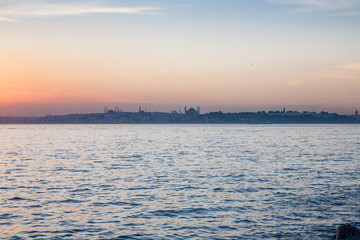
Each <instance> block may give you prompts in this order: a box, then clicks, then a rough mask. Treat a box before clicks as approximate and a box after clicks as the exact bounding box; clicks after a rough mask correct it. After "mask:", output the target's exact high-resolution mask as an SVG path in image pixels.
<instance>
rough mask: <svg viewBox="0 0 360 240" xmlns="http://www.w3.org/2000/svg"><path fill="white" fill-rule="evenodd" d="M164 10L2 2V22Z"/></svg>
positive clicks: (43, 2) (148, 7) (22, 0)
mask: <svg viewBox="0 0 360 240" xmlns="http://www.w3.org/2000/svg"><path fill="white" fill-rule="evenodd" d="M88 2H90V1H88ZM163 11H164V9H162V8H157V7H152V6H140V7H113V6H104V5H97V4H95V3H88V4H80V3H78V4H77V3H61V2H58V3H51V2H49V1H45V0H42V1H24V0H18V1H16V0H13V1H7V0H5V1H1V0H0V21H6V22H16V21H18V20H20V19H22V18H29V17H46V16H70V15H72V16H74V15H84V14H96V13H119V14H160V13H163Z"/></svg>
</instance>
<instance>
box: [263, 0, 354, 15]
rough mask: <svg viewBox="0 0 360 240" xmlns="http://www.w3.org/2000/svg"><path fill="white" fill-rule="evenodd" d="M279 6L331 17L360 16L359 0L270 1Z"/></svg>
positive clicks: (269, 0)
mask: <svg viewBox="0 0 360 240" xmlns="http://www.w3.org/2000/svg"><path fill="white" fill-rule="evenodd" d="M268 2H270V3H273V4H278V5H287V6H290V7H294V8H295V9H296V10H297V11H300V12H326V13H328V14H330V15H359V14H360V1H359V0H268Z"/></svg>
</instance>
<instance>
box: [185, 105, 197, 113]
mask: <svg viewBox="0 0 360 240" xmlns="http://www.w3.org/2000/svg"><path fill="white" fill-rule="evenodd" d="M184 110H185V114H186V115H199V114H200V107H199V106H197V107H196V110H195V108H193V107H191V108H190V109H189V110H187V108H186V106H185V109H184Z"/></svg>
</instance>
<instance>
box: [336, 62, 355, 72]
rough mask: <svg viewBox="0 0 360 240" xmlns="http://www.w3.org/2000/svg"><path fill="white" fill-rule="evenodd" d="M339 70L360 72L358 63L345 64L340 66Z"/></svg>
mask: <svg viewBox="0 0 360 240" xmlns="http://www.w3.org/2000/svg"><path fill="white" fill-rule="evenodd" d="M340 68H341V69H345V70H355V71H360V62H358V63H347V64H345V65H343V66H341V67H340Z"/></svg>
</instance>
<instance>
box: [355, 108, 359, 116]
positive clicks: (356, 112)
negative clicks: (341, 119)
mask: <svg viewBox="0 0 360 240" xmlns="http://www.w3.org/2000/svg"><path fill="white" fill-rule="evenodd" d="M355 116H356V117H358V116H359V112H358V110H357V109H356V111H355Z"/></svg>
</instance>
